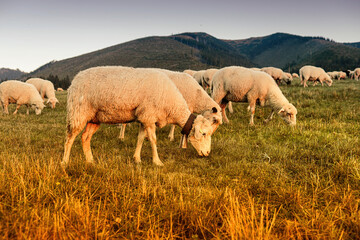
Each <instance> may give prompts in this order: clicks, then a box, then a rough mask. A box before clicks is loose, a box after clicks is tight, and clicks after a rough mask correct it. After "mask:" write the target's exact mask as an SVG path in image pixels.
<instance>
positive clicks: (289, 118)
mask: <svg viewBox="0 0 360 240" xmlns="http://www.w3.org/2000/svg"><path fill="white" fill-rule="evenodd" d="M278 114H279V116H280V117H281V118H282V119H283V120H284V121H285V122H286V123H287V124H289V125H290V126H295V125H296V114H297V109H296V108H295V107H294V105H292V104H289V105H287V106H285V107H283V108H282V109H281V110H280V111H279V112H278Z"/></svg>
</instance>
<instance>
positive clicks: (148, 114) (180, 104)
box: [62, 66, 213, 166]
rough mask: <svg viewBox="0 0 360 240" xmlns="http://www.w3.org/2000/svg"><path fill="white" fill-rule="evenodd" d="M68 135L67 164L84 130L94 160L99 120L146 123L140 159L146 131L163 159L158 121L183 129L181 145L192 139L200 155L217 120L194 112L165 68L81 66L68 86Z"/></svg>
mask: <svg viewBox="0 0 360 240" xmlns="http://www.w3.org/2000/svg"><path fill="white" fill-rule="evenodd" d="M66 121H67V137H66V142H65V150H64V157H63V160H62V166H65V165H66V164H67V163H68V162H69V157H70V150H71V147H72V144H73V143H74V140H75V138H76V136H77V135H78V134H79V133H80V132H81V131H82V129H83V128H84V127H85V126H86V128H85V131H84V132H83V134H82V137H81V140H82V146H83V151H84V154H85V157H86V161H87V162H89V163H92V162H93V155H92V152H91V147H90V141H91V137H92V135H93V134H94V133H95V132H96V131H97V130H98V128H99V127H100V123H108V124H118V123H128V122H133V121H138V122H140V123H141V128H140V132H139V135H138V141H137V146H136V150H135V154H134V158H135V162H136V163H140V162H141V158H140V152H141V147H142V144H143V141H144V139H145V136H146V135H147V136H148V137H149V140H150V143H151V147H152V159H153V163H154V164H156V165H163V163H162V162H161V161H160V159H159V156H158V153H157V147H156V134H155V130H156V126H158V127H160V128H161V127H164V126H165V125H167V124H177V125H179V126H180V127H181V128H183V130H182V134H183V138H182V146H183V147H185V146H186V143H187V139H189V141H190V143H191V144H192V145H193V146H194V147H195V149H196V151H197V152H198V154H199V155H201V156H208V155H209V153H210V148H211V134H212V131H213V129H212V126H211V123H210V121H209V120H207V119H206V118H204V116H202V115H198V116H195V115H193V114H191V111H190V110H189V108H188V106H187V104H186V102H185V99H184V98H183V96H182V95H181V93H180V92H179V90H178V89H177V88H176V86H175V85H174V83H173V82H172V81H171V80H170V79H169V78H168V77H167V76H166V75H165V74H164V73H162V72H160V71H157V70H153V69H134V68H130V67H117V66H107V67H94V68H90V69H87V70H84V71H81V72H79V73H78V74H77V75H76V76H75V78H74V80H73V81H72V83H71V86H70V87H69V89H68V97H67V120H66Z"/></svg>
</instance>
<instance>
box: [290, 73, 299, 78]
mask: <svg viewBox="0 0 360 240" xmlns="http://www.w3.org/2000/svg"><path fill="white" fill-rule="evenodd" d="M291 75H292V77H293V78H299V75H298V74H297V73H293V74H291Z"/></svg>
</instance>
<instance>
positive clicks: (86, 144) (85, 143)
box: [81, 123, 100, 163]
mask: <svg viewBox="0 0 360 240" xmlns="http://www.w3.org/2000/svg"><path fill="white" fill-rule="evenodd" d="M99 127H100V124H95V123H88V124H87V125H86V129H85V131H84V132H83V134H82V136H81V141H82V147H83V151H84V154H85V158H86V162H87V163H93V162H94V157H93V155H92V152H91V146H90V141H91V138H92V136H93V135H94V133H95V132H96V131H97V130H98V129H99Z"/></svg>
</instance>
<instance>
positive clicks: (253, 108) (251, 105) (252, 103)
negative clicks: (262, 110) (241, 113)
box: [248, 100, 256, 126]
mask: <svg viewBox="0 0 360 240" xmlns="http://www.w3.org/2000/svg"><path fill="white" fill-rule="evenodd" d="M255 104H256V100H255V101H251V102H250V104H249V107H248V110H249V111H250V113H251V114H250V122H249V124H250V125H251V126H254V114H255Z"/></svg>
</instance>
